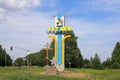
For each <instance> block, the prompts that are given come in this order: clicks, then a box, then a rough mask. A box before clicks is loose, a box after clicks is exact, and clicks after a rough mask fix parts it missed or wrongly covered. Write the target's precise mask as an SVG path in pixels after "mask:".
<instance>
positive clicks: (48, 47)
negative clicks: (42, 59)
mask: <svg viewBox="0 0 120 80" xmlns="http://www.w3.org/2000/svg"><path fill="white" fill-rule="evenodd" d="M45 47H46V48H43V50H46V51H47V53H46V63H47V65H48V60H49V56H48V51H49V50H53V48H50V45H49V44H48V43H47V44H46V45H45Z"/></svg>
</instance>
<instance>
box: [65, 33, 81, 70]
mask: <svg viewBox="0 0 120 80" xmlns="http://www.w3.org/2000/svg"><path fill="white" fill-rule="evenodd" d="M66 35H71V37H70V38H68V39H66V40H65V66H66V67H68V66H69V62H70V63H71V67H73V68H74V67H76V68H77V67H79V68H81V67H82V66H83V57H82V55H81V51H80V49H79V48H78V45H77V38H78V37H76V36H75V34H74V33H73V31H70V32H67V33H65V36H66Z"/></svg>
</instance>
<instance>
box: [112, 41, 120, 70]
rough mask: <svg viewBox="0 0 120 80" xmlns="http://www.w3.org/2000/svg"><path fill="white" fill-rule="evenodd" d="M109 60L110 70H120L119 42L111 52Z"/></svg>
mask: <svg viewBox="0 0 120 80" xmlns="http://www.w3.org/2000/svg"><path fill="white" fill-rule="evenodd" d="M111 59H112V68H120V42H117V43H116V46H115V48H114V50H113V52H112V58H111ZM115 66H117V67H115Z"/></svg>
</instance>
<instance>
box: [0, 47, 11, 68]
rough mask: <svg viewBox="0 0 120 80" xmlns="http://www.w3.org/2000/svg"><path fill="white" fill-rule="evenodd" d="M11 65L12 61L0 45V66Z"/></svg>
mask: <svg viewBox="0 0 120 80" xmlns="http://www.w3.org/2000/svg"><path fill="white" fill-rule="evenodd" d="M11 65H12V59H11V58H10V56H9V55H8V54H7V53H6V50H5V49H3V48H2V45H0V66H11Z"/></svg>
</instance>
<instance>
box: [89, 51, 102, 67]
mask: <svg viewBox="0 0 120 80" xmlns="http://www.w3.org/2000/svg"><path fill="white" fill-rule="evenodd" d="M90 66H91V68H93V69H103V67H102V64H101V61H100V58H99V56H98V55H97V53H96V54H95V56H94V57H93V58H91V65H90Z"/></svg>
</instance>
